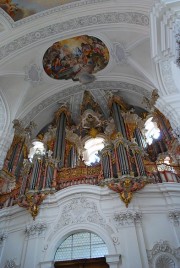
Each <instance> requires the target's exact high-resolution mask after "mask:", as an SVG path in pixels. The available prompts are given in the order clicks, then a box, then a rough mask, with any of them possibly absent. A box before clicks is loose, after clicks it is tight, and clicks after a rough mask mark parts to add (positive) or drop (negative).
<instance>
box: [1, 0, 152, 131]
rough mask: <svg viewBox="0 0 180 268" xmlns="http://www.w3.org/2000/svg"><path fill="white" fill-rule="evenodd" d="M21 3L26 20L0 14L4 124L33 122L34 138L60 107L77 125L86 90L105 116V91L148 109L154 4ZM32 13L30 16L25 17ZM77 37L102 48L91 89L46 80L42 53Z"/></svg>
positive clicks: (113, 0)
mask: <svg viewBox="0 0 180 268" xmlns="http://www.w3.org/2000/svg"><path fill="white" fill-rule="evenodd" d="M11 2H12V4H15V3H16V2H17V1H13V0H12V1H11ZM22 2H23V1H22ZM24 2H26V3H27V5H25V6H24V7H23V8H24V9H23V12H24V13H23V15H22V14H21V13H18V14H21V16H23V17H24V18H22V19H17V17H16V21H14V19H15V17H13V16H15V15H14V13H9V15H8V14H7V7H4V10H3V9H0V40H1V43H0V62H1V64H0V92H1V96H2V99H3V102H4V105H5V106H6V107H5V110H6V113H7V114H8V116H7V118H8V119H7V118H6V120H8V122H12V121H13V119H14V118H18V119H21V120H22V121H23V122H24V124H28V123H29V122H30V121H31V120H33V121H35V123H36V124H37V125H38V127H37V129H36V132H35V133H34V134H36V133H38V131H39V130H40V129H41V128H42V127H43V126H44V125H45V124H47V123H48V122H50V121H51V120H52V118H53V114H54V111H55V110H56V109H57V108H58V106H59V103H63V102H67V103H68V104H69V107H70V109H71V112H72V116H73V118H74V120H77V117H78V115H79V105H80V103H81V101H82V97H83V92H84V90H91V93H92V95H93V96H94V98H95V100H96V101H97V102H98V103H99V104H100V105H101V107H102V109H103V110H104V113H107V109H106V107H107V99H108V94H107V93H108V92H109V91H112V92H115V93H116V94H119V95H121V96H122V97H123V98H124V99H125V101H126V102H128V103H129V104H131V105H134V106H138V107H141V108H144V109H146V104H145V103H143V97H144V96H146V97H147V98H150V95H151V92H152V90H153V89H154V88H156V87H157V78H156V75H155V67H154V64H153V62H152V55H151V42H150V18H149V14H150V11H151V8H152V5H153V1H152V0H138V1H131V0H126V1H123V0H81V1H61V0H59V1H24ZM30 2H32V3H31V4H33V3H34V4H35V2H36V4H37V5H38V4H39V8H37V5H36V4H35V5H36V6H33V5H32V6H30V5H29V4H28V3H30ZM46 2H52V6H48V5H47V4H45V3H46ZM59 4H60V5H59ZM43 5H44V6H43ZM31 7H33V8H34V9H33V10H34V11H33V12H30V13H31V14H33V15H31V14H30V13H28V11H27V10H30V8H31ZM2 8H3V6H2ZM18 8H20V6H19V7H18ZM48 8H50V9H48ZM31 10H32V8H31ZM25 11H26V12H25ZM14 12H15V11H14ZM18 12H20V11H19V10H18ZM10 15H11V16H10ZM13 18H14V19H13ZM80 35H88V36H94V37H96V38H98V39H100V40H101V41H102V42H103V43H104V44H105V45H106V47H107V48H108V51H109V62H108V64H107V66H106V67H105V68H104V69H102V70H101V71H98V72H97V73H96V74H95V81H94V82H92V83H89V84H82V83H80V82H79V81H72V80H71V79H69V80H57V79H53V78H51V77H49V76H48V75H47V74H46V73H45V71H44V69H43V62H42V61H43V56H44V53H45V52H46V50H47V49H48V48H49V47H50V46H51V45H52V44H53V43H55V42H57V41H62V40H64V39H68V38H72V37H76V36H80ZM8 122H7V123H8Z"/></svg>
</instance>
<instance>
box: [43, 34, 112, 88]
mask: <svg viewBox="0 0 180 268" xmlns="http://www.w3.org/2000/svg"><path fill="white" fill-rule="evenodd" d="M108 62H109V52H108V49H107V47H106V45H105V44H104V43H103V42H102V41H101V40H100V39H98V38H96V37H93V36H88V35H81V36H77V37H73V38H70V39H66V40H62V41H59V42H56V43H54V44H53V45H52V46H51V47H50V48H48V50H47V51H46V53H45V54H44V57H43V67H44V70H45V72H46V73H47V75H48V76H50V77H52V78H54V79H58V80H59V79H65V80H68V79H72V80H73V81H80V82H81V83H83V84H86V83H90V82H92V81H94V79H95V76H94V75H93V74H95V73H97V72H98V71H100V70H102V69H104V68H105V67H106V66H107V64H108Z"/></svg>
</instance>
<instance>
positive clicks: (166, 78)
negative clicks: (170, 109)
mask: <svg viewBox="0 0 180 268" xmlns="http://www.w3.org/2000/svg"><path fill="white" fill-rule="evenodd" d="M160 70H161V75H162V77H163V83H164V87H165V89H166V91H167V93H170V94H172V93H176V92H177V87H176V85H175V82H174V79H173V75H172V68H171V63H170V60H165V61H162V62H160Z"/></svg>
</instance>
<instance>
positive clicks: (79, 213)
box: [54, 197, 114, 234]
mask: <svg viewBox="0 0 180 268" xmlns="http://www.w3.org/2000/svg"><path fill="white" fill-rule="evenodd" d="M80 223H88V224H90V223H92V224H96V225H99V226H101V227H102V228H104V229H106V230H107V231H108V232H109V233H110V234H113V233H114V232H113V230H112V228H111V227H110V226H109V225H108V224H107V222H106V220H105V219H104V218H103V217H102V216H101V214H100V213H99V211H98V209H97V205H96V204H95V203H94V202H92V201H91V200H88V199H87V198H85V197H80V198H74V199H72V201H71V202H69V203H68V204H67V205H65V206H64V207H63V210H62V213H61V217H60V219H59V221H58V223H57V224H56V225H55V228H54V231H55V232H56V230H58V229H61V228H62V227H65V226H68V225H72V224H80Z"/></svg>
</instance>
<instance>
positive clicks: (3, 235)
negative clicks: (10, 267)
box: [0, 233, 7, 246]
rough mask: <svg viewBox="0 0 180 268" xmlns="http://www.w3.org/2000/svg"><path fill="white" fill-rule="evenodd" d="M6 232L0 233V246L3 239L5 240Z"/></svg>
mask: <svg viewBox="0 0 180 268" xmlns="http://www.w3.org/2000/svg"><path fill="white" fill-rule="evenodd" d="M6 238H7V234H6V233H1V234H0V246H1V245H2V244H3V242H4V240H6Z"/></svg>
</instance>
